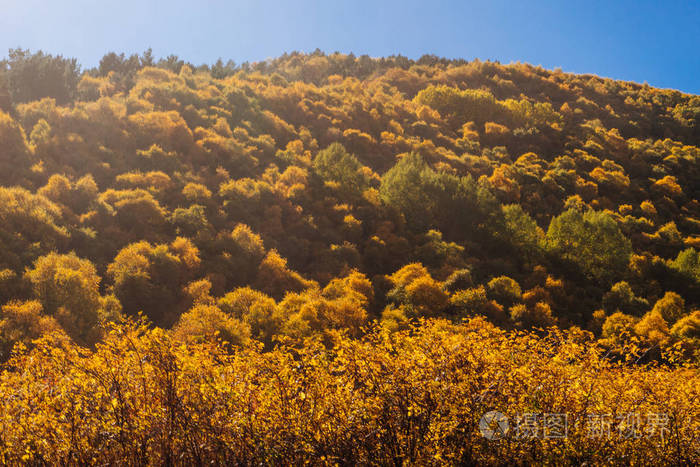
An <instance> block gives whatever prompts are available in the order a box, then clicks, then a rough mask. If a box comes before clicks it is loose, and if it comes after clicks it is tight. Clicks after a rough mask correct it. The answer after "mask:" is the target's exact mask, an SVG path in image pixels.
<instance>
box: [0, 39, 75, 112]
mask: <svg viewBox="0 0 700 467" xmlns="http://www.w3.org/2000/svg"><path fill="white" fill-rule="evenodd" d="M2 71H3V70H0V72H2ZM3 74H4V75H5V80H6V85H7V88H8V90H9V93H10V96H11V98H12V102H14V103H15V104H19V103H22V102H29V101H36V100H39V99H41V98H43V97H51V98H53V99H56V102H57V103H58V104H60V105H63V104H67V103H69V102H71V101H72V100H73V98H74V97H75V94H76V89H77V86H78V81H79V80H80V65H78V61H77V60H76V59H75V58H64V57H63V56H61V55H57V56H54V55H50V54H44V53H43V52H42V51H41V50H40V51H38V52H36V53H31V52H30V51H29V50H22V49H10V52H9V57H8V60H7V61H6V65H5V70H4V73H3ZM0 77H1V76H0Z"/></svg>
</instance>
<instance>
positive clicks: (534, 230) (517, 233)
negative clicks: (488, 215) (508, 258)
mask: <svg viewBox="0 0 700 467" xmlns="http://www.w3.org/2000/svg"><path fill="white" fill-rule="evenodd" d="M501 210H502V212H503V220H504V227H505V228H504V231H503V237H504V241H505V243H506V244H509V245H510V246H511V248H513V250H515V253H516V254H517V255H518V257H519V258H520V259H521V261H522V262H523V263H524V264H526V265H534V264H537V263H539V262H540V261H541V259H542V256H543V248H542V246H543V240H544V232H543V231H542V229H541V228H540V227H539V226H538V225H537V223H536V222H535V220H534V219H533V218H532V217H530V215H529V214H528V213H526V212H525V211H524V210H523V208H522V207H521V206H520V205H519V204H508V205H504V206H502V207H501Z"/></svg>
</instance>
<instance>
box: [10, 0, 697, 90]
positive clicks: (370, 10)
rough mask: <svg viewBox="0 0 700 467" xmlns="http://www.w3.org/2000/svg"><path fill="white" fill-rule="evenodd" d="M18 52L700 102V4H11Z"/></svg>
mask: <svg viewBox="0 0 700 467" xmlns="http://www.w3.org/2000/svg"><path fill="white" fill-rule="evenodd" d="M11 47H13V48H14V47H23V48H30V49H32V50H37V49H42V50H44V51H47V52H50V53H54V54H58V53H60V54H63V55H64V56H71V57H77V58H78V60H79V61H80V63H82V64H83V66H84V67H91V66H94V65H96V64H97V63H98V62H99V59H100V58H101V57H102V55H104V53H106V52H108V51H117V52H126V53H134V52H139V53H140V52H143V51H144V50H145V49H147V48H148V47H152V48H153V52H154V54H155V55H156V56H157V57H160V56H166V55H169V54H171V53H173V54H176V55H179V56H180V57H181V58H183V59H185V60H188V61H191V62H193V63H195V64H200V63H213V62H214V61H216V59H217V58H219V57H221V58H223V59H224V60H227V59H229V58H231V59H233V60H234V61H236V62H237V63H240V62H243V61H258V60H264V59H266V58H270V57H275V56H278V55H280V54H282V53H284V52H289V51H293V50H301V51H313V50H314V49H316V48H317V47H318V48H320V49H321V50H323V51H326V52H334V51H340V52H346V53H347V52H353V53H355V54H356V55H361V54H368V55H371V56H384V55H392V54H402V55H405V56H408V57H410V58H418V57H420V56H421V55H423V54H425V53H433V54H436V55H440V56H444V57H450V58H458V57H459V58H465V59H469V60H471V59H473V58H477V57H478V58H480V59H482V60H486V59H491V60H498V61H500V62H501V63H510V62H515V61H522V62H528V63H532V64H535V65H542V66H544V67H546V68H556V67H561V68H562V69H563V70H564V71H571V72H576V73H594V74H597V75H601V76H606V77H611V78H616V79H624V80H630V81H636V82H640V83H641V82H648V83H649V84H650V85H652V86H658V87H663V88H673V89H680V90H682V91H685V92H690V93H694V94H700V1H690V0H688V1H675V0H667V1H657V2H652V1H646V0H637V1H632V0H618V1H615V0H608V1H598V0H590V1H578V0H560V1H530V2H525V1H501V0H492V1H446V0H445V1H441V0H433V1H415V0H404V1H394V0H388V1H381V0H375V1H365V0H355V1H346V0H325V1H320V0H299V1H293V0H290V1H281V0H277V1H271V0H257V1H255V0H233V1H219V0H199V1H194V0H190V1H182V0H170V1H160V0H157V1H148V0H141V1H135V0H121V1H119V2H116V1H113V0H102V1H100V0H63V1H54V0H43V1H40V0H0V56H2V55H5V54H6V53H7V49H9V48H11Z"/></svg>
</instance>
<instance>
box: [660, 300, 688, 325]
mask: <svg viewBox="0 0 700 467" xmlns="http://www.w3.org/2000/svg"><path fill="white" fill-rule="evenodd" d="M652 311H653V312H654V313H658V314H659V315H660V316H661V317H663V318H664V319H665V320H666V322H667V323H669V324H673V323H675V322H676V321H678V320H679V319H680V318H681V317H683V315H684V314H685V300H683V297H681V296H680V295H678V294H677V293H676V292H666V293H665V294H664V296H663V297H661V298H660V299H659V300H658V301H657V302H656V303H655V304H654V308H653V309H652Z"/></svg>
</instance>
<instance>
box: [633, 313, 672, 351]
mask: <svg viewBox="0 0 700 467" xmlns="http://www.w3.org/2000/svg"><path fill="white" fill-rule="evenodd" d="M634 332H635V333H636V334H637V335H638V336H640V337H641V338H643V339H644V340H645V341H646V342H647V343H649V344H652V345H663V344H665V343H666V341H667V340H668V335H669V330H668V323H667V321H666V320H665V319H664V317H663V316H661V313H659V312H658V311H656V310H652V311H650V312H649V313H647V314H645V315H644V316H643V317H642V319H641V320H639V322H638V323H637V324H635V326H634Z"/></svg>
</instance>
